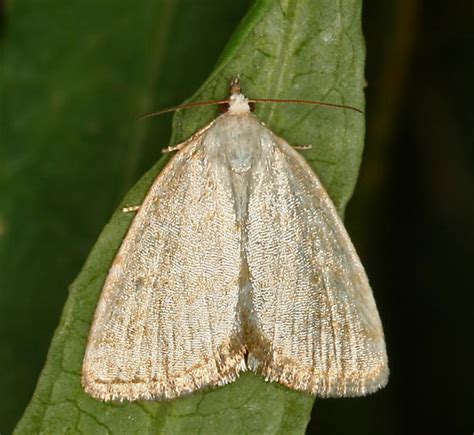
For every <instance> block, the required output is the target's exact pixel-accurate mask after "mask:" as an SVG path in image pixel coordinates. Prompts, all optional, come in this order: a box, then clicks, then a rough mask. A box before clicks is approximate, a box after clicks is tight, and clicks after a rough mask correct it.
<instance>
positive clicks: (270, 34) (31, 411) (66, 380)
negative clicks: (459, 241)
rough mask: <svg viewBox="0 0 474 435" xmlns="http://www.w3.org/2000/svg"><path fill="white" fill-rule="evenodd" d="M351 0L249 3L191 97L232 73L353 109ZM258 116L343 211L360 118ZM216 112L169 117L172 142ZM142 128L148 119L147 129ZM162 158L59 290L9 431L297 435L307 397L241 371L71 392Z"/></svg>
mask: <svg viewBox="0 0 474 435" xmlns="http://www.w3.org/2000/svg"><path fill="white" fill-rule="evenodd" d="M360 8H361V4H360V1H359V0H341V1H338V2H334V1H333V0H287V1H274V0H260V1H257V2H256V3H255V4H254V6H253V7H252V8H251V10H250V11H249V13H248V15H247V17H246V18H245V20H244V21H243V22H242V23H241V25H240V26H239V28H238V29H237V30H236V32H235V33H234V36H233V37H232V39H231V41H230V42H229V44H228V46H227V48H226V49H225V51H224V53H223V55H222V56H221V59H220V61H219V63H218V65H217V67H216V68H215V69H214V71H213V72H212V74H211V75H210V77H209V78H208V79H207V80H206V82H205V83H204V85H203V86H202V87H201V88H200V89H199V91H198V92H197V93H196V94H195V95H194V96H193V97H192V100H206V99H211V98H222V97H225V96H226V95H227V88H228V81H229V78H230V77H233V76H235V75H236V74H240V77H241V81H242V85H243V91H244V93H245V94H246V95H248V96H251V97H272V98H305V99H317V100H324V101H328V102H334V103H343V104H350V105H355V106H357V107H360V108H361V109H362V108H363V93H362V88H363V65H364V48H363V40H362V35H361V29H360V13H361V11H360ZM257 115H258V116H259V117H260V118H261V119H262V120H263V121H265V122H266V123H267V124H268V126H269V127H270V128H271V129H273V130H274V131H275V132H276V133H277V134H279V135H281V136H282V137H284V138H285V139H286V140H287V141H288V142H290V143H293V144H301V145H303V144H312V145H313V148H312V149H311V150H310V151H307V152H305V153H304V155H305V157H306V158H307V159H308V161H310V163H311V164H312V166H313V167H314V169H315V170H316V171H317V173H318V174H319V176H320V178H321V180H322V182H323V183H324V184H325V186H326V187H327V189H328V192H329V194H330V195H331V197H332V198H333V199H334V201H335V203H336V205H337V207H338V209H339V210H340V212H341V213H342V212H343V210H344V207H345V205H346V203H347V201H348V199H349V197H350V196H351V193H352V190H353V188H354V185H355V182H356V178H357V172H358V168H359V163H360V156H361V152H362V146H363V135H364V119H363V116H362V115H360V114H357V113H353V112H350V111H347V110H334V109H324V108H315V107H307V106H293V105H286V104H280V105H276V104H265V105H264V104H262V105H259V107H258V109H257ZM214 116H216V111H215V109H212V108H211V109H209V108H200V109H195V110H188V111H183V112H180V113H178V114H177V115H176V116H175V119H174V129H173V136H172V142H174V143H175V142H178V141H180V140H182V139H184V138H186V137H188V136H189V135H190V134H192V133H193V132H194V131H196V130H197V129H198V128H199V127H200V126H202V125H204V124H205V123H206V122H208V121H209V120H211V119H212V118H213V117H214ZM147 122H153V121H147ZM164 163H165V161H164V160H161V161H160V162H158V164H157V165H155V166H154V167H153V168H152V169H151V170H150V171H149V172H148V173H147V174H146V175H145V176H144V177H143V178H142V179H141V180H140V181H139V182H138V183H137V185H136V186H135V187H134V188H133V189H132V190H131V191H130V192H129V194H127V196H126V197H125V199H124V200H123V202H122V204H121V206H120V207H119V209H118V211H117V212H116V213H115V214H114V216H113V217H112V220H111V221H110V223H109V224H108V225H107V226H106V227H105V229H104V231H103V233H102V234H101V236H100V237H99V240H98V241H97V243H96V245H95V247H94V248H93V250H92V252H91V254H90V256H89V258H88V260H87V262H86V264H85V266H84V268H83V270H82V272H81V273H80V275H79V276H78V278H77V279H76V281H75V282H74V283H73V285H72V286H71V289H70V296H69V298H68V301H67V303H66V306H65V308H64V312H63V316H62V319H61V323H60V325H59V327H58V329H57V331H56V334H55V336H54V339H53V342H52V344H51V347H50V351H49V354H48V359H47V363H46V366H45V368H44V370H43V372H42V374H41V377H40V379H39V382H38V386H37V389H36V392H35V394H34V397H33V399H32V401H31V403H30V405H29V407H28V409H27V411H26V413H25V415H24V417H23V419H22V420H21V422H20V423H19V425H18V427H17V430H16V433H18V434H29V433H38V432H42V433H108V432H110V433H114V434H115V433H124V434H125V433H126V434H133V433H140V434H142V433H159V434H161V433H163V434H165V433H173V434H175V433H227V434H232V433H235V434H240V433H268V434H274V433H282V434H283V433H285V434H286V433H304V430H305V427H306V424H307V422H308V420H309V416H310V411H311V407H312V403H313V398H312V397H310V396H307V395H305V394H301V393H297V392H294V391H290V390H288V389H286V388H284V387H281V386H278V385H274V384H269V383H265V382H264V381H263V380H262V379H260V378H258V377H257V376H254V375H252V374H245V375H243V376H242V377H241V378H240V379H239V380H238V381H236V382H235V383H233V384H230V385H228V386H225V387H222V388H218V389H214V390H210V391H207V392H202V393H195V394H192V395H190V396H188V397H184V398H181V399H178V400H173V401H168V402H161V403H160V402H135V403H123V404H110V403H109V404H105V403H101V402H99V401H96V400H94V399H92V398H91V397H89V396H88V395H86V394H85V393H84V392H83V391H82V389H81V386H80V370H81V364H82V357H83V353H84V346H85V341H86V338H87V334H88V331H89V327H90V322H91V319H92V316H93V313H94V310H95V305H96V302H97V299H98V297H99V294H100V290H101V287H102V285H103V282H104V279H105V276H106V273H107V270H108V268H109V267H110V264H111V262H112V260H113V257H114V254H115V252H116V251H117V249H118V247H119V245H120V242H121V240H122V238H123V237H124V234H125V232H126V230H127V228H128V226H129V224H130V221H131V217H130V216H129V215H127V214H123V213H122V212H121V211H120V208H121V207H122V206H124V205H134V204H139V203H140V201H141V200H142V198H143V196H144V194H145V192H146V191H147V189H148V187H149V185H150V183H151V182H152V181H153V179H154V177H155V176H156V174H157V173H158V172H159V170H160V169H161V168H162V167H163V165H164Z"/></svg>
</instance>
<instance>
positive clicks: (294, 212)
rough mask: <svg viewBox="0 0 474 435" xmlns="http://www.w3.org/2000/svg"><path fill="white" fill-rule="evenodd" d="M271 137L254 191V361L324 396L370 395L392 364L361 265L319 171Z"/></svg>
mask: <svg viewBox="0 0 474 435" xmlns="http://www.w3.org/2000/svg"><path fill="white" fill-rule="evenodd" d="M271 136H272V139H269V141H270V142H268V143H266V144H262V149H263V150H264V151H263V152H262V157H261V158H260V160H259V163H258V165H257V167H255V169H254V175H253V179H252V184H251V186H250V194H249V207H248V224H247V240H246V255H247V262H248V268H249V274H250V283H251V300H252V305H251V308H250V310H251V311H252V314H251V317H252V319H253V321H252V328H253V331H252V333H251V334H248V333H247V334H246V336H249V335H250V336H251V337H253V338H252V340H251V342H250V343H248V345H249V353H250V354H249V365H250V367H251V368H252V369H254V370H256V371H257V372H260V373H262V374H263V375H264V376H265V377H266V378H267V379H268V380H272V381H277V382H280V383H283V384H285V385H287V386H289V387H291V388H296V389H300V390H303V391H307V392H310V393H313V394H317V395H319V396H346V395H363V394H366V393H368V392H371V391H374V390H376V389H378V388H380V387H381V386H383V385H384V384H385V382H386V380H387V376H388V368H387V361H386V354H385V344H384V339H383V332H382V326H381V322H380V319H379V316H378V313H377V309H376V306H375V302H374V299H373V296H372V291H371V289H370V286H369V283H368V280H367V277H366V275H365V272H364V269H363V267H362V265H361V263H360V260H359V258H358V256H357V254H356V252H355V250H354V248H353V246H352V243H351V241H350V239H349V237H348V235H347V233H346V231H345V229H344V226H343V224H342V222H341V220H340V218H339V216H338V215H337V212H336V210H335V207H334V205H333V204H332V202H331V200H330V198H329V197H328V195H327V193H326V192H325V190H324V188H323V186H322V185H321V183H320V182H319V180H318V178H317V177H316V175H315V174H314V172H313V171H312V170H311V169H310V167H309V166H308V164H307V163H306V161H305V160H304V159H303V158H302V157H301V156H300V155H298V153H297V152H296V151H294V150H293V149H292V148H291V147H290V146H289V145H288V144H287V143H286V142H284V141H283V140H282V139H279V138H276V137H275V136H273V135H271Z"/></svg>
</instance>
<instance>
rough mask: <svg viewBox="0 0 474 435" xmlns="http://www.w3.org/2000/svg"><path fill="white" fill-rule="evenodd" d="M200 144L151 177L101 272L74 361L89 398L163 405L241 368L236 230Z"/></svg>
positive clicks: (224, 183) (223, 184) (224, 180)
mask: <svg viewBox="0 0 474 435" xmlns="http://www.w3.org/2000/svg"><path fill="white" fill-rule="evenodd" d="M201 141H202V138H197V139H195V140H194V141H191V143H189V144H188V145H187V146H186V147H185V148H183V149H182V150H181V151H180V152H179V153H177V154H176V155H175V156H174V158H173V159H172V160H171V161H170V162H169V163H168V165H167V166H166V168H165V169H164V170H163V171H162V172H161V174H160V175H159V176H158V177H157V179H156V180H155V182H154V184H153V185H152V187H151V188H150V190H149V192H148V194H147V196H146V198H145V200H144V202H143V204H142V205H141V207H140V209H139V211H138V213H137V215H136V216H135V218H134V220H133V223H132V225H131V227H130V229H129V231H128V233H127V235H126V237H125V239H124V241H123V243H122V246H121V247H120V250H119V251H118V254H117V256H116V258H115V260H114V262H113V265H112V267H111V269H110V271H109V274H108V276H107V279H106V282H105V284H104V287H103V290H102V294H101V297H100V301H99V303H98V306H97V309H96V313H95V317H94V321H93V325H92V328H91V332H90V335H89V340H88V344H87V349H86V353H85V357H84V363H83V375H82V382H83V386H84V388H85V390H86V391H87V392H88V393H90V394H91V395H92V396H94V397H96V398H99V399H102V400H111V399H119V400H135V399H152V398H172V397H176V396H179V395H181V394H184V393H188V392H191V391H194V390H197V389H200V388H203V387H207V386H213V385H219V384H224V383H227V382H230V381H232V380H233V379H234V378H235V377H236V376H237V375H238V372H239V371H241V370H242V369H243V368H245V359H244V347H243V345H242V342H241V338H240V331H239V327H238V326H236V325H238V322H237V299H238V291H239V274H240V264H241V259H240V231H239V230H238V229H237V226H236V216H235V212H234V204H233V197H232V192H231V188H230V185H229V179H228V175H227V172H226V170H225V168H222V167H221V166H220V165H218V164H215V162H212V161H209V159H208V156H207V155H206V151H205V148H204V147H203V146H202V143H201Z"/></svg>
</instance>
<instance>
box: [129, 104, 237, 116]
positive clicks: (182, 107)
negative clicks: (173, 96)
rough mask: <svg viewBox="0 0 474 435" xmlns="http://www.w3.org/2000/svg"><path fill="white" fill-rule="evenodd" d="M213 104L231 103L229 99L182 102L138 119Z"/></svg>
mask: <svg viewBox="0 0 474 435" xmlns="http://www.w3.org/2000/svg"><path fill="white" fill-rule="evenodd" d="M213 104H218V105H221V104H229V99H226V100H210V101H195V102H194V103H185V104H180V105H179V106H173V107H167V108H166V109H161V110H158V111H157V112H151V113H145V115H141V116H139V117H138V118H137V119H143V118H151V117H152V116H158V115H161V114H163V113H168V112H174V111H175V110H181V109H190V108H192V107H201V106H212V105H213Z"/></svg>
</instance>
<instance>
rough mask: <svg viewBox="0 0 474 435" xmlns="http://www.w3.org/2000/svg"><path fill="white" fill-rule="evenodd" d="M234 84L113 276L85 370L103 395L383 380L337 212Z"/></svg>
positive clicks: (87, 382) (156, 188) (354, 261)
mask: <svg viewBox="0 0 474 435" xmlns="http://www.w3.org/2000/svg"><path fill="white" fill-rule="evenodd" d="M233 86H234V87H233V89H234V93H233V94H232V95H231V97H230V99H229V110H228V112H226V113H225V114H222V115H220V116H219V117H218V118H216V119H215V120H214V121H212V122H211V123H210V124H208V125H207V126H205V127H204V128H203V129H202V130H200V131H198V132H197V133H195V134H194V135H193V136H192V137H191V138H190V139H188V140H187V141H186V142H184V143H182V144H180V145H178V146H177V147H175V148H176V149H179V152H178V153H177V154H176V155H175V156H174V157H173V159H172V160H171V161H170V162H169V163H168V165H167V166H166V168H165V169H164V170H163V171H162V172H161V173H160V174H159V176H158V177H157V178H156V180H155V182H154V183H153V185H152V186H151V188H150V190H149V192H148V194H147V195H146V197H145V200H144V202H143V204H142V205H141V206H140V208H139V210H138V213H137V215H136V216H135V219H134V220H133V223H132V225H131V226H130V229H129V231H128V234H127V236H126V237H125V239H124V241H123V243H122V246H121V247H120V250H119V252H118V254H117V256H116V258H115V260H114V262H113V265H112V267H111V269H110V271H109V274H108V276H107V279H106V281H105V284H104V288H103V290H102V295H101V297H100V301H99V304H98V306H97V310H96V313H95V317H94V321H93V324H92V328H91V331H90V335H89V340H88V343H87V349H86V353H85V357H84V363H83V369H82V384H83V386H84V389H85V391H86V392H87V393H89V394H91V395H92V396H94V397H96V398H98V399H102V400H114V399H115V400H117V399H118V400H137V399H166V398H174V397H178V396H181V395H183V394H186V393H191V392H193V391H196V390H199V389H202V388H208V387H212V386H217V385H222V384H226V383H228V382H232V381H233V380H235V379H236V378H237V377H238V375H239V373H240V372H242V371H245V370H252V371H254V372H257V373H259V374H261V375H263V376H264V377H265V379H266V380H268V381H274V382H279V383H281V384H283V385H286V386H287V387H289V388H292V389H296V390H300V391H304V392H308V393H312V394H316V395H318V396H321V397H339V396H360V395H364V394H367V393H370V392H373V391H375V390H377V389H378V388H380V387H382V386H384V385H385V384H386V382H387V378H388V366H387V356H386V352H385V343H384V337H383V331H382V325H381V322H380V319H379V315H378V313H377V308H376V306H375V302H374V298H373V296H372V291H371V289H370V286H369V283H368V280H367V277H366V274H365V272H364V269H363V267H362V265H361V263H360V260H359V258H358V256H357V254H356V252H355V250H354V247H353V245H352V243H351V241H350V239H349V237H348V235H347V233H346V231H345V229H344V226H343V224H342V222H341V220H340V218H339V216H338V214H337V212H336V209H335V207H334V205H333V204H332V202H331V200H330V198H329V197H328V195H327V193H326V191H325V190H324V188H323V186H322V185H321V183H320V181H319V179H318V177H317V176H316V175H315V173H314V172H313V171H312V170H311V168H310V167H309V166H308V164H307V163H306V161H305V160H304V159H303V158H302V157H301V156H300V155H299V154H298V153H297V152H296V151H295V150H294V149H293V148H292V147H291V146H290V145H288V143H286V142H285V141H284V140H283V139H282V138H280V137H278V136H276V135H275V134H274V133H273V132H272V131H271V130H269V129H268V128H267V127H265V126H264V125H263V124H262V123H261V122H260V121H259V120H258V119H257V118H256V117H255V116H254V115H253V114H251V113H250V109H249V104H248V100H247V99H246V97H245V96H244V95H242V94H241V93H240V88H239V87H238V85H237V84H236V83H235V82H234V83H233Z"/></svg>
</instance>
